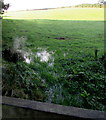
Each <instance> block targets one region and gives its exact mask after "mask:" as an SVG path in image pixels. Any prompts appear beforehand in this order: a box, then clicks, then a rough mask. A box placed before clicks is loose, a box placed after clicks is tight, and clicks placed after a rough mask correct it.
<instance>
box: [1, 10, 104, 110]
mask: <svg viewBox="0 0 106 120" xmlns="http://www.w3.org/2000/svg"><path fill="white" fill-rule="evenodd" d="M2 44H3V50H4V49H6V48H13V49H15V50H20V51H21V52H23V53H24V55H26V54H27V57H28V59H26V62H28V61H30V64H28V63H26V62H18V63H17V64H14V63H11V62H7V61H5V60H3V64H4V66H5V67H6V68H7V72H4V76H3V84H4V89H3V93H4V95H8V96H13V97H21V98H25V99H33V100H40V101H45V102H52V103H56V104H62V105H68V106H76V107H83V108H87V109H97V110H105V108H104V100H103V99H104V92H103V91H104V82H105V81H104V67H103V65H104V60H101V58H102V56H103V54H104V22H103V9H52V10H40V11H17V12H8V13H6V14H5V15H4V19H3V41H2ZM96 49H97V50H98V54H97V58H95V57H96V56H95V50H96ZM10 63H11V64H10ZM105 77H106V76H105ZM5 81H7V82H5ZM11 90H12V94H9V91H11ZM6 91H7V92H6ZM7 93H8V94H7Z"/></svg>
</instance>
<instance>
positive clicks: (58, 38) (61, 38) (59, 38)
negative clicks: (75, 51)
mask: <svg viewBox="0 0 106 120" xmlns="http://www.w3.org/2000/svg"><path fill="white" fill-rule="evenodd" d="M54 39H57V40H69V38H65V37H57V38H54Z"/></svg>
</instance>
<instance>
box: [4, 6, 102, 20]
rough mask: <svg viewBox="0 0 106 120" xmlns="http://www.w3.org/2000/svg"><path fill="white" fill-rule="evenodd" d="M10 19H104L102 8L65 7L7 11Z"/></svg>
mask: <svg viewBox="0 0 106 120" xmlns="http://www.w3.org/2000/svg"><path fill="white" fill-rule="evenodd" d="M5 16H7V18H10V19H52V20H90V21H91V20H94V21H98V20H102V21H103V20H104V9H103V8H102V9H101V8H83V9H82V8H71V9H70V8H64V9H50V10H35V11H16V12H9V13H6V14H5Z"/></svg>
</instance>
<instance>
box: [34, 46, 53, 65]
mask: <svg viewBox="0 0 106 120" xmlns="http://www.w3.org/2000/svg"><path fill="white" fill-rule="evenodd" d="M38 50H39V51H38V52H37V53H36V57H38V58H40V61H41V62H48V66H53V64H54V57H53V54H54V52H52V51H51V52H48V51H47V50H46V49H44V50H43V49H40V48H38Z"/></svg>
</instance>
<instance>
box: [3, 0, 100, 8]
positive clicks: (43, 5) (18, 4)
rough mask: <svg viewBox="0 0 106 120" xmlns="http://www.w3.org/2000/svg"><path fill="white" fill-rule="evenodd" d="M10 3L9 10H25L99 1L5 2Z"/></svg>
mask: <svg viewBox="0 0 106 120" xmlns="http://www.w3.org/2000/svg"><path fill="white" fill-rule="evenodd" d="M4 2H5V3H10V5H11V7H10V8H9V10H25V9H39V8H55V7H62V6H71V5H77V4H82V3H91V4H93V3H97V2H98V0H4Z"/></svg>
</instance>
